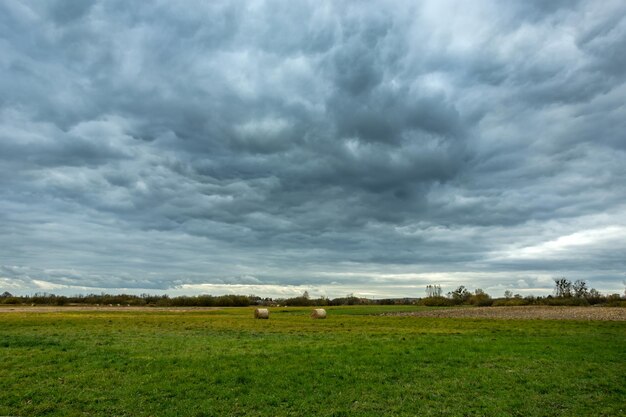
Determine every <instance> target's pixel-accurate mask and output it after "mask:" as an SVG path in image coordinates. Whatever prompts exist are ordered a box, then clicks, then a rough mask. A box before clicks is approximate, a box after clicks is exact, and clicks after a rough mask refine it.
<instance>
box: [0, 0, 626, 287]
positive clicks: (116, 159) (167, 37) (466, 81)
mask: <svg viewBox="0 0 626 417" xmlns="http://www.w3.org/2000/svg"><path fill="white" fill-rule="evenodd" d="M624 51H626V3H625V2H624V1H622V0H603V1H592V0H589V1H582V0H581V1H548V2H546V1H540V0H532V1H530V0H527V1H519V2H499V1H482V0H480V1H473V2H465V1H448V0H433V1H420V2H415V1H400V0H399V1H320V0H315V1H290V2H285V1H236V2H233V1H219V0H216V1H203V0H202V1H201V0H198V1H192V0H187V1H183V2H172V1H165V0H159V1H145V2H144V1H141V2H128V1H121V0H120V1H116V0H110V1H87V0H85V1H77V2H67V1H53V0H50V1H45V2H44V1H41V2H40V1H18V0H4V1H2V2H0V292H2V291H9V292H11V293H14V294H31V293H34V292H52V293H56V294H67V295H72V294H87V293H100V292H108V293H120V292H126V293H137V294H139V293H144V292H145V293H151V294H162V293H167V294H170V295H181V294H187V295H194V294H204V293H206V294H215V295H219V294H230V293H235V294H255V295H259V296H263V297H290V296H294V295H300V294H302V293H303V291H305V290H306V291H309V293H310V295H311V296H314V297H317V296H327V297H340V296H345V295H347V294H354V295H358V296H362V297H370V298H383V297H423V296H425V286H426V285H429V284H434V285H441V287H442V289H443V290H444V292H447V291H450V290H452V289H454V288H456V287H458V286H459V285H464V286H466V287H468V288H470V289H475V288H482V289H483V290H485V291H487V292H488V293H490V294H491V295H494V296H498V295H501V294H502V293H503V292H504V291H505V290H511V291H512V292H513V293H519V294H522V295H529V294H534V295H547V294H550V293H551V292H552V290H553V287H554V282H553V279H554V278H558V277H566V278H568V279H570V280H572V281H573V280H576V279H584V280H587V282H588V285H589V286H590V287H594V288H596V289H598V290H600V291H602V292H607V293H615V292H618V293H623V292H624V287H625V286H626V104H625V103H626V53H625V52H624Z"/></svg>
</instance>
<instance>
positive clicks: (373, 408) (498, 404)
mask: <svg viewBox="0 0 626 417" xmlns="http://www.w3.org/2000/svg"><path fill="white" fill-rule="evenodd" d="M390 309H391V310H406V309H407V307H340V308H334V309H329V317H328V319H326V320H311V319H310V318H309V317H308V312H309V311H310V310H309V309H301V308H274V309H272V313H271V316H270V320H254V319H253V318H252V309H251V308H231V309H224V310H215V311H207V310H202V311H200V310H199V311H191V312H174V311H150V310H149V309H146V310H145V311H129V312H123V311H109V312H107V311H102V312H100V311H99V312H94V311H63V312H58V313H51V312H49V313H6V312H5V313H2V310H0V359H1V366H0V415H15V416H34V415H37V416H41V415H59V416H85V415H89V416H383V415H385V416H387V415H399V416H400V415H406V416H413V415H422V416H431V415H432V416H481V415H484V416H619V415H625V413H626V388H625V387H626V323H624V322H597V321H596V322H577V321H555V320H552V321H551V320H528V321H514V320H470V319H442V318H416V317H387V316H375V315H372V313H381V312H385V311H389V310H390Z"/></svg>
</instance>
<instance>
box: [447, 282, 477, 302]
mask: <svg viewBox="0 0 626 417" xmlns="http://www.w3.org/2000/svg"><path fill="white" fill-rule="evenodd" d="M471 295H472V294H471V293H470V292H469V291H468V290H467V288H465V286H464V285H461V286H459V288H457V289H456V290H454V291H452V292H449V293H448V297H449V298H451V299H452V301H454V303H455V304H462V303H465V302H466V301H467V300H469V298H470V297H471Z"/></svg>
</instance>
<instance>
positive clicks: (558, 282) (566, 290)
mask: <svg viewBox="0 0 626 417" xmlns="http://www.w3.org/2000/svg"><path fill="white" fill-rule="evenodd" d="M554 284H555V285H554V292H555V294H556V296H557V297H571V296H572V282H571V281H570V280H568V279H565V278H556V279H555V280H554Z"/></svg>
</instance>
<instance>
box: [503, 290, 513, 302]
mask: <svg viewBox="0 0 626 417" xmlns="http://www.w3.org/2000/svg"><path fill="white" fill-rule="evenodd" d="M504 298H506V299H507V300H508V299H511V298H513V291H511V290H506V291H505V292H504Z"/></svg>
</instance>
